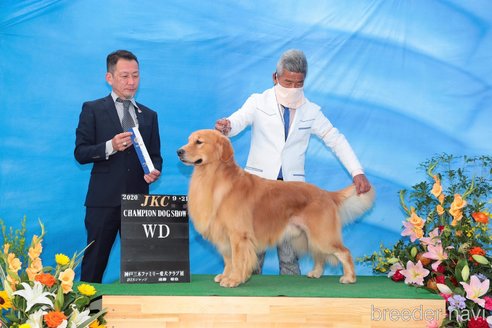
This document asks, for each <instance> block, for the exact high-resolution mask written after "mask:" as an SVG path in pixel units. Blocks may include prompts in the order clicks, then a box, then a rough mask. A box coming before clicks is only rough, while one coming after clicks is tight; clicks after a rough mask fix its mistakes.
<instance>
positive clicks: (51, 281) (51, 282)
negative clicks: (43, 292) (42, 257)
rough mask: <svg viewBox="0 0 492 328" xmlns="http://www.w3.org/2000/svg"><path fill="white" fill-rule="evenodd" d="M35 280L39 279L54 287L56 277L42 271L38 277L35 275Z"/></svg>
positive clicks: (44, 283)
mask: <svg viewBox="0 0 492 328" xmlns="http://www.w3.org/2000/svg"><path fill="white" fill-rule="evenodd" d="M34 280H36V281H39V282H40V283H42V284H43V285H45V286H47V287H52V286H53V285H54V284H55V283H56V279H55V277H53V276H52V275H51V274H49V273H40V274H38V275H37V276H36V277H34Z"/></svg>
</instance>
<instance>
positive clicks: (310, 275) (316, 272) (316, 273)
mask: <svg viewBox="0 0 492 328" xmlns="http://www.w3.org/2000/svg"><path fill="white" fill-rule="evenodd" d="M322 275H323V271H320V270H313V271H311V272H309V273H308V274H307V276H308V278H319V277H321V276H322Z"/></svg>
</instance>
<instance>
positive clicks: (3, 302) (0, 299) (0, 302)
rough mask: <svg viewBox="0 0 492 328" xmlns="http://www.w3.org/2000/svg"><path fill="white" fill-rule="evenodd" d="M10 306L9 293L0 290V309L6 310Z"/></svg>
mask: <svg viewBox="0 0 492 328" xmlns="http://www.w3.org/2000/svg"><path fill="white" fill-rule="evenodd" d="M11 307H12V302H11V301H10V298H9V295H8V294H7V292H6V291H5V290H2V291H0V310H8V309H10V308H11Z"/></svg>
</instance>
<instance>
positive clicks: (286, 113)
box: [277, 107, 290, 180]
mask: <svg viewBox="0 0 492 328" xmlns="http://www.w3.org/2000/svg"><path fill="white" fill-rule="evenodd" d="M289 125H290V110H289V109H288V108H287V107H285V108H284V133H285V140H287V136H288V135H289ZM277 179H280V180H283V179H284V177H283V174H282V166H281V167H280V171H279V172H278V177H277Z"/></svg>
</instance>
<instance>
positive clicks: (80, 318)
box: [70, 307, 91, 328]
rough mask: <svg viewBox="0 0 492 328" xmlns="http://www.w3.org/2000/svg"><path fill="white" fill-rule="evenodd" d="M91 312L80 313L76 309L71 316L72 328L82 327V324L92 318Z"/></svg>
mask: <svg viewBox="0 0 492 328" xmlns="http://www.w3.org/2000/svg"><path fill="white" fill-rule="evenodd" d="M89 312H90V310H89V309H87V310H85V311H82V312H79V310H77V308H75V307H74V309H73V312H72V314H71V315H70V328H77V327H81V324H82V323H83V322H84V321H86V320H88V319H90V318H91V316H90V315H89Z"/></svg>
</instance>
